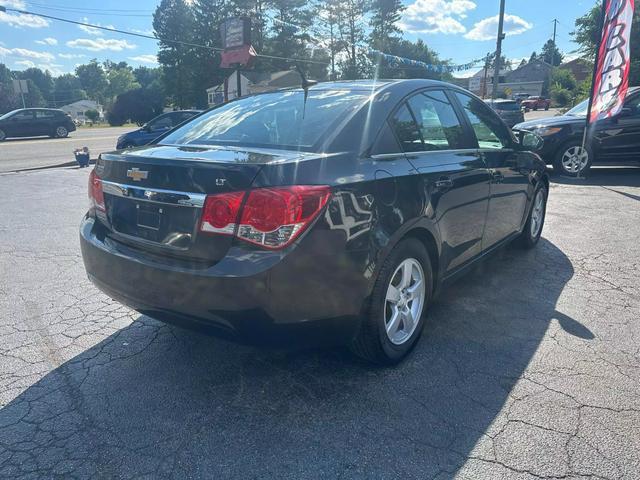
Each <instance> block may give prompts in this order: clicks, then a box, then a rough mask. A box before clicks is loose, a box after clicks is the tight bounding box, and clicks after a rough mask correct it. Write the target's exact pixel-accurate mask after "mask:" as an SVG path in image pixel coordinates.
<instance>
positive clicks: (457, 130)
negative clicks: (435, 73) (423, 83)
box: [408, 90, 464, 151]
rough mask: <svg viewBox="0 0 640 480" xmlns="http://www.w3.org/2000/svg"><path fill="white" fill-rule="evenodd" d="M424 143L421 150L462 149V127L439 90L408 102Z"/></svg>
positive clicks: (421, 94) (422, 94)
mask: <svg viewBox="0 0 640 480" xmlns="http://www.w3.org/2000/svg"><path fill="white" fill-rule="evenodd" d="M408 103H409V108H410V109H411V111H412V112H413V115H414V117H415V119H416V122H417V123H418V128H419V130H420V134H421V136H422V141H423V142H424V148H423V150H426V151H431V150H451V149H455V148H462V147H463V142H464V139H463V135H464V132H463V130H462V126H461V125H460V121H459V120H458V116H457V115H456V112H455V111H454V110H453V107H452V106H451V104H450V103H449V99H448V98H447V96H446V95H445V94H444V92H442V91H440V90H434V91H428V92H423V93H420V94H418V95H414V96H413V97H411V98H410V99H409V100H408Z"/></svg>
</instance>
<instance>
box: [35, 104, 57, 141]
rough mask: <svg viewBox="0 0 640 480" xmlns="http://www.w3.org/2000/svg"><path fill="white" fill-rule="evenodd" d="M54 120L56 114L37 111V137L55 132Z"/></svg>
mask: <svg viewBox="0 0 640 480" xmlns="http://www.w3.org/2000/svg"><path fill="white" fill-rule="evenodd" d="M54 118H55V113H54V112H52V111H51V110H36V111H35V119H34V124H33V129H34V131H35V132H36V133H35V135H50V134H51V133H52V132H53V131H55V127H54V125H53V124H54Z"/></svg>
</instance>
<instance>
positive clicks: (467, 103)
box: [455, 92, 511, 150]
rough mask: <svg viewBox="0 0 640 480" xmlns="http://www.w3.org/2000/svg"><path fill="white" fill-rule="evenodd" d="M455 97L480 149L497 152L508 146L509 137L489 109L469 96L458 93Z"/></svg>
mask: <svg viewBox="0 0 640 480" xmlns="http://www.w3.org/2000/svg"><path fill="white" fill-rule="evenodd" d="M455 95H456V97H458V100H460V103H461V104H462V107H463V108H464V112H465V113H466V115H467V118H468V119H469V123H471V127H472V128H473V131H474V132H475V134H476V138H477V139H478V146H479V147H480V148H484V149H490V150H499V149H502V148H505V147H507V146H509V144H510V143H511V135H510V134H509V132H508V131H507V129H506V127H505V126H504V125H503V123H502V122H501V121H500V118H499V117H498V116H497V115H496V114H495V113H494V112H493V111H492V110H491V109H490V108H489V107H487V106H486V105H485V104H484V103H482V102H481V101H480V100H477V99H475V98H473V97H470V96H469V95H465V94H463V93H459V92H456V93H455Z"/></svg>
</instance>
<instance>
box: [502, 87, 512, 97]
mask: <svg viewBox="0 0 640 480" xmlns="http://www.w3.org/2000/svg"><path fill="white" fill-rule="evenodd" d="M512 93H513V90H511V88H510V87H506V88H505V89H504V94H505V95H506V96H507V97H510V96H511V94H512Z"/></svg>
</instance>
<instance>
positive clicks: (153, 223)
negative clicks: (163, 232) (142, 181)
mask: <svg viewBox="0 0 640 480" xmlns="http://www.w3.org/2000/svg"><path fill="white" fill-rule="evenodd" d="M136 218H137V224H138V226H139V227H141V228H147V229H149V230H156V231H157V230H160V220H161V218H162V208H160V207H154V206H150V205H144V204H136Z"/></svg>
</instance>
